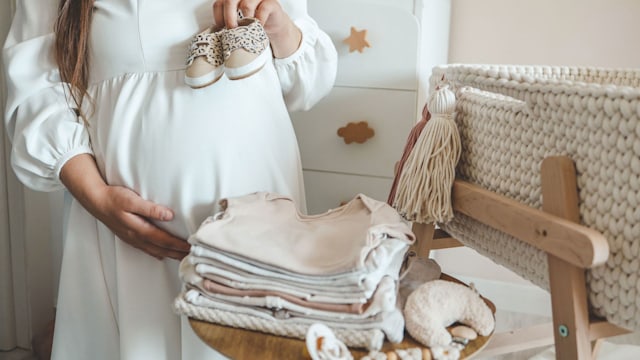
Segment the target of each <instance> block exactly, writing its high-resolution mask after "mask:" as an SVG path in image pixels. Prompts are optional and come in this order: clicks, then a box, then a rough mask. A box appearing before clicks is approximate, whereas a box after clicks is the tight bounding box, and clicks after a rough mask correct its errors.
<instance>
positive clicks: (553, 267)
mask: <svg viewBox="0 0 640 360" xmlns="http://www.w3.org/2000/svg"><path fill="white" fill-rule="evenodd" d="M542 196H543V200H544V201H543V211H540V210H538V209H534V208H531V207H528V206H526V205H522V204H520V203H518V202H516V201H513V200H511V199H508V198H506V197H504V196H501V195H498V194H495V193H493V192H490V191H487V190H484V189H482V188H480V187H478V186H476V185H473V184H470V183H467V182H464V181H456V182H455V184H454V187H453V194H452V201H453V207H454V210H455V211H456V212H459V213H462V214H464V215H467V216H469V217H471V218H473V219H475V220H477V221H479V222H481V223H483V224H486V225H488V226H490V227H492V228H494V229H497V230H500V231H502V232H505V233H507V234H509V235H511V236H513V237H515V238H517V239H519V240H521V241H524V242H526V243H528V244H530V245H533V246H535V247H536V248H538V249H541V250H543V251H545V252H546V253H547V254H548V262H549V282H550V284H549V285H550V289H551V303H552V304H551V305H552V312H553V326H552V327H550V326H548V325H543V326H536V329H535V331H526V330H525V331H519V332H518V334H517V335H519V336H513V335H514V332H511V334H509V336H508V338H509V341H503V340H504V338H503V337H501V336H500V334H496V335H495V337H494V339H493V340H492V343H490V344H489V345H488V346H487V352H488V353H491V354H492V355H495V354H499V353H501V352H500V351H499V349H497V348H496V347H492V344H496V345H501V346H503V347H504V348H505V349H507V350H506V351H504V352H514V351H518V350H522V349H526V348H531V347H534V346H541V345H544V343H545V341H546V340H545V339H547V338H548V339H549V340H550V339H551V337H550V336H548V335H545V334H548V329H549V328H551V329H552V330H553V338H554V339H555V348H556V358H557V359H562V360H570V359H593V358H595V356H596V353H597V350H598V345H599V341H600V339H602V338H605V337H610V336H615V335H620V334H624V333H628V332H629V331H628V330H625V329H622V328H620V327H617V326H615V325H613V324H610V323H607V322H606V321H603V320H601V319H593V318H590V316H589V312H588V305H587V289H586V281H585V270H586V269H589V268H592V267H594V266H597V265H601V264H603V263H604V262H605V261H606V259H607V257H608V255H609V246H608V243H607V240H606V239H605V238H604V236H603V235H602V234H600V233H598V232H597V231H595V230H592V229H590V228H587V227H585V226H582V225H579V224H578V221H579V213H578V194H577V184H576V175H575V167H574V165H573V162H572V161H571V159H569V158H567V157H549V158H547V159H545V160H544V161H543V163H542ZM413 229H414V232H415V233H416V236H417V237H418V242H417V244H416V245H415V246H416V251H417V252H418V254H419V255H421V256H425V255H428V253H429V251H430V250H432V249H436V248H438V247H437V246H436V245H435V244H436V243H437V242H438V240H436V239H435V237H434V234H435V232H436V230H434V227H433V226H432V225H425V224H414V228H413ZM441 238H445V239H446V237H442V235H441ZM447 241H448V242H450V243H452V244H455V243H456V242H455V241H454V240H447ZM505 338H506V337H505ZM518 344H521V346H518ZM504 352H502V353H504Z"/></svg>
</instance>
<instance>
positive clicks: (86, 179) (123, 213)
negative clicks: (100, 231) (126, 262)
mask: <svg viewBox="0 0 640 360" xmlns="http://www.w3.org/2000/svg"><path fill="white" fill-rule="evenodd" d="M60 180H61V181H62V183H63V184H64V185H65V186H66V187H67V189H68V190H69V191H70V192H71V194H72V195H73V196H74V197H75V198H76V199H77V200H78V201H79V202H80V204H82V206H84V208H85V209H87V211H89V212H90V213H91V214H92V215H93V216H95V217H96V218H97V219H98V220H100V221H101V222H102V223H103V224H105V225H106V226H107V227H108V228H109V229H110V230H111V231H113V232H114V233H115V234H116V236H118V238H120V239H121V240H123V241H124V242H126V243H128V244H129V245H131V246H134V247H136V248H138V249H140V250H142V251H144V252H146V253H147V254H149V255H151V256H154V257H156V258H158V259H162V258H165V257H168V258H172V259H176V260H180V259H182V258H183V257H185V256H186V255H187V254H188V253H189V249H190V245H189V243H187V242H186V241H185V240H183V239H180V238H177V237H175V236H173V235H171V234H169V233H168V232H166V231H164V230H162V229H160V228H158V227H157V226H155V225H153V224H152V223H151V222H150V221H149V220H158V221H169V220H171V219H173V212H172V211H171V209H169V208H167V207H165V206H162V205H158V204H155V203H153V202H151V201H147V200H144V199H142V198H141V197H140V196H139V195H138V194H136V193H135V192H133V191H131V190H130V189H127V188H125V187H121V186H109V185H107V184H106V183H105V182H104V180H103V179H102V177H101V175H100V173H99V172H98V167H97V165H96V163H95V160H94V159H93V157H92V156H91V155H88V154H82V155H77V156H75V157H73V158H72V159H71V160H69V161H67V163H66V164H65V165H64V166H63V168H62V171H61V172H60Z"/></svg>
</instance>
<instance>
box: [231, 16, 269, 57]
mask: <svg viewBox="0 0 640 360" xmlns="http://www.w3.org/2000/svg"><path fill="white" fill-rule="evenodd" d="M245 19H247V18H245ZM267 46H269V37H268V36H267V33H266V32H265V31H264V28H263V27H262V25H261V24H260V22H259V21H258V20H254V21H253V22H251V23H250V24H249V25H245V26H238V27H236V28H233V29H227V30H225V31H224V32H223V37H222V49H223V52H224V58H225V59H227V58H228V57H229V56H230V55H231V53H232V52H233V51H235V50H238V49H245V50H246V51H248V52H250V53H254V54H260V53H262V52H263V51H264V50H265V49H266V48H267Z"/></svg>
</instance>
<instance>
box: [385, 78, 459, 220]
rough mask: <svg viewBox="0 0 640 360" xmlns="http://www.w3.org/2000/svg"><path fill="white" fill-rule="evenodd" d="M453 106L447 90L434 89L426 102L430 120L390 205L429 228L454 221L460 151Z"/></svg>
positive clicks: (409, 158) (453, 100) (404, 168)
mask: <svg viewBox="0 0 640 360" xmlns="http://www.w3.org/2000/svg"><path fill="white" fill-rule="evenodd" d="M455 105H456V97H455V95H454V93H453V92H452V91H451V90H449V89H448V87H447V86H443V87H440V88H438V89H436V90H435V91H434V92H433V93H432V94H431V96H430V97H429V100H428V102H427V106H428V108H429V111H430V112H431V119H430V120H429V121H428V122H427V124H426V125H425V127H424V129H423V130H422V132H421V134H420V137H419V138H418V141H417V142H416V144H415V146H414V147H413V150H412V151H411V153H410V154H409V157H408V158H407V162H406V164H405V166H404V167H403V169H402V173H401V174H400V180H399V181H398V187H397V190H396V196H395V201H394V203H393V207H394V208H395V209H396V210H397V211H398V212H399V213H400V214H401V215H402V216H403V217H404V218H405V219H407V220H409V221H414V222H419V223H424V224H428V223H434V222H447V221H449V220H451V218H453V208H452V206H451V188H452V186H453V181H454V180H455V169H456V164H457V163H458V160H459V159H460V151H461V150H460V149H461V144H460V134H459V133H458V128H457V126H456V123H455V121H454V119H453V113H454V111H455Z"/></svg>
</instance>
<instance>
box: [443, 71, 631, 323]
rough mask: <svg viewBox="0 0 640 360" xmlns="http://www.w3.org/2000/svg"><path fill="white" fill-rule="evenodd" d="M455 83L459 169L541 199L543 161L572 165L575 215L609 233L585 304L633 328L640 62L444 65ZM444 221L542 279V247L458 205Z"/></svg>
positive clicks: (513, 193) (506, 191) (466, 176)
mask: <svg viewBox="0 0 640 360" xmlns="http://www.w3.org/2000/svg"><path fill="white" fill-rule="evenodd" d="M443 76H444V81H445V82H446V83H448V84H449V86H450V87H452V88H453V89H454V91H456V92H457V103H456V111H457V113H456V116H455V120H456V123H457V125H458V129H459V131H460V137H461V142H462V156H461V159H460V161H459V163H458V166H457V169H456V172H457V177H458V178H461V179H463V180H466V181H469V182H472V183H474V184H477V185H480V186H482V187H484V188H486V189H489V190H492V191H494V192H496V193H499V194H501V195H504V196H507V197H509V198H511V199H514V200H517V201H519V202H521V203H524V204H526V205H529V206H532V207H535V208H541V201H542V199H541V188H540V165H541V162H542V160H543V159H544V158H545V157H547V156H553V155H566V156H569V157H570V158H571V159H572V160H573V161H574V162H575V165H576V170H577V181H578V188H579V201H580V205H579V206H580V217H581V222H582V223H583V224H584V225H586V226H588V227H590V228H593V229H596V230H598V231H599V232H601V233H602V234H603V235H604V236H605V237H606V238H607V240H608V242H609V247H610V251H611V253H610V256H609V258H608V260H607V262H606V264H605V265H603V266H598V267H596V268H593V269H591V270H589V271H588V273H587V285H588V289H589V290H588V291H589V303H590V305H591V308H592V311H593V312H594V313H595V314H597V315H600V316H603V317H605V318H606V319H607V320H608V321H610V322H612V323H614V324H617V325H619V326H622V327H626V328H630V329H636V330H640V301H638V300H637V299H640V70H616V69H601V68H588V67H542V66H501V65H490V66H489V65H464V64H459V65H458V64H456V65H447V66H441V67H436V68H435V69H434V71H433V73H432V76H431V89H433V88H435V85H436V84H438V83H440V82H441V80H442V78H443ZM442 227H443V228H444V229H445V230H446V231H448V232H449V233H450V234H452V235H453V236H455V237H456V238H458V239H460V241H462V242H463V243H465V244H466V245H467V246H469V247H471V248H473V249H475V250H477V251H478V252H480V253H482V254H484V255H486V256H488V257H489V258H491V259H492V260H494V261H496V262H497V263H500V264H502V265H505V266H506V267H507V268H509V269H511V270H513V271H515V272H516V273H518V274H520V275H521V276H523V277H524V278H526V279H528V280H530V281H532V282H533V283H535V284H537V285H539V286H541V287H543V288H546V289H548V271H547V270H548V267H547V257H546V255H545V253H543V252H542V251H540V250H537V249H535V248H534V247H532V246H530V245H528V244H526V243H524V242H521V241H519V240H517V239H515V238H512V237H510V236H509V235H506V234H504V233H501V232H498V231H496V230H494V229H491V228H489V227H487V226H485V225H482V224H480V223H478V222H476V221H474V220H472V219H470V218H468V217H465V216H464V215H462V214H458V213H457V214H455V218H454V220H453V221H451V222H450V223H448V224H442Z"/></svg>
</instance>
